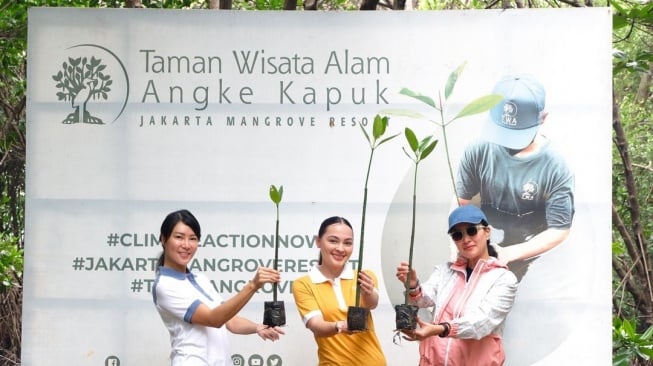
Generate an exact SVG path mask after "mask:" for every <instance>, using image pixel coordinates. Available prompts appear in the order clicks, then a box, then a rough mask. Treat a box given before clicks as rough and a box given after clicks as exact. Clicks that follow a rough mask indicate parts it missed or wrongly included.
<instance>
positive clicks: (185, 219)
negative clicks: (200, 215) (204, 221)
mask: <svg viewBox="0 0 653 366" xmlns="http://www.w3.org/2000/svg"><path fill="white" fill-rule="evenodd" d="M180 222H181V223H183V224H184V225H186V226H188V227H190V228H191V230H193V233H194V234H195V235H196V236H197V240H199V239H200V236H201V235H202V230H201V228H200V223H199V221H197V219H196V218H195V216H193V214H192V213H190V211H188V210H179V211H175V212H171V213H169V214H168V216H166V218H165V219H163V222H162V223H161V233H160V234H159V241H160V242H161V245H163V243H165V241H166V240H168V238H169V237H170V235H171V234H172V230H173V229H174V228H175V226H176V225H177V224H178V223H180ZM164 256H165V251H164V253H161V256H160V257H159V261H158V262H157V264H158V266H157V267H159V266H162V265H163V258H164Z"/></svg>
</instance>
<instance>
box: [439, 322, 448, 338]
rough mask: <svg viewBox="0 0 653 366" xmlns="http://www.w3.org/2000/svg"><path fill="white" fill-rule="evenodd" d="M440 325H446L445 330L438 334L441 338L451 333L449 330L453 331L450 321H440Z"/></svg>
mask: <svg viewBox="0 0 653 366" xmlns="http://www.w3.org/2000/svg"><path fill="white" fill-rule="evenodd" d="M438 325H441V326H443V327H444V331H443V332H442V333H440V334H439V335H438V337H440V338H444V337H446V336H448V335H449V331H451V324H449V323H440V324H438Z"/></svg>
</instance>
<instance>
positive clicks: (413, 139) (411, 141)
mask: <svg viewBox="0 0 653 366" xmlns="http://www.w3.org/2000/svg"><path fill="white" fill-rule="evenodd" d="M404 135H405V136H406V140H407V141H408V146H410V149H411V150H413V152H417V149H418V148H419V143H418V142H417V136H415V133H414V132H413V130H411V129H410V128H408V127H406V128H405V129H404Z"/></svg>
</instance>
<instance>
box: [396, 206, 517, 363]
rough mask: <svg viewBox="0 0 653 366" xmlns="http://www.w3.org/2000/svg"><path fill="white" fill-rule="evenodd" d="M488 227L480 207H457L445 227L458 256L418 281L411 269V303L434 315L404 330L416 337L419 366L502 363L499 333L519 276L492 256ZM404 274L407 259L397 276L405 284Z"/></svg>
mask: <svg viewBox="0 0 653 366" xmlns="http://www.w3.org/2000/svg"><path fill="white" fill-rule="evenodd" d="M490 230H491V229H490V227H489V226H488V221H487V218H486V217H485V215H484V214H483V212H482V211H481V210H480V209H479V208H478V207H476V206H473V205H471V204H470V205H465V206H461V207H458V208H456V209H455V210H453V211H452V212H451V214H450V215H449V230H448V233H449V235H450V236H451V238H452V240H453V241H454V243H455V244H456V248H457V249H458V258H457V260H456V261H455V262H453V263H452V262H449V263H446V264H444V265H438V266H436V267H435V270H434V271H433V273H431V276H430V277H429V279H428V280H427V281H425V282H424V283H421V284H420V281H419V279H418V277H417V274H416V273H415V270H414V269H411V276H410V278H411V281H410V282H411V283H410V289H409V302H410V303H411V304H414V305H417V306H418V307H420V308H424V307H433V313H432V314H433V317H432V319H429V321H428V322H425V321H423V320H422V319H418V320H417V324H418V328H417V329H416V330H415V331H410V332H406V331H405V332H404V335H405V338H406V339H409V340H417V341H420V345H419V352H420V366H427V365H428V366H430V365H438V366H440V365H443V366H469V365H474V366H495V365H503V363H504V361H505V354H504V351H503V342H502V339H501V334H502V332H503V326H504V323H505V319H506V317H507V316H508V313H509V312H510V309H511V308H512V305H513V302H514V300H515V292H516V291H517V279H516V277H515V275H514V274H513V273H512V272H510V271H509V270H508V269H507V267H506V266H505V265H504V264H503V263H501V262H500V261H499V260H498V259H497V258H496V257H497V254H496V250H495V249H494V248H493V247H492V246H491V245H490ZM407 274H408V263H407V262H401V263H400V264H399V266H398V267H397V278H398V279H399V281H401V282H402V283H405V281H406V276H407Z"/></svg>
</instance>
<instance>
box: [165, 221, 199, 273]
mask: <svg viewBox="0 0 653 366" xmlns="http://www.w3.org/2000/svg"><path fill="white" fill-rule="evenodd" d="M162 240H163V252H164V262H163V263H164V264H163V265H164V266H165V267H168V268H172V269H174V270H176V271H179V272H186V267H187V265H188V263H189V262H190V261H191V259H193V256H194V255H195V252H196V251H197V245H198V243H199V238H198V236H197V234H195V232H194V231H193V229H191V228H190V226H188V225H186V224H184V223H183V222H181V221H180V222H178V223H177V224H176V225H175V226H174V227H173V229H172V232H171V233H170V236H169V237H167V238H162Z"/></svg>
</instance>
